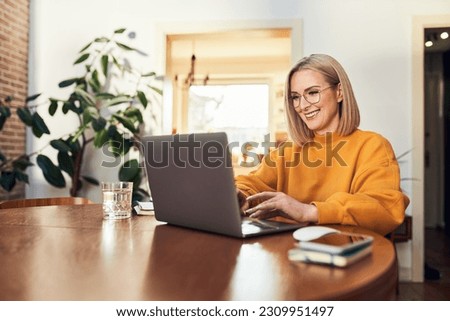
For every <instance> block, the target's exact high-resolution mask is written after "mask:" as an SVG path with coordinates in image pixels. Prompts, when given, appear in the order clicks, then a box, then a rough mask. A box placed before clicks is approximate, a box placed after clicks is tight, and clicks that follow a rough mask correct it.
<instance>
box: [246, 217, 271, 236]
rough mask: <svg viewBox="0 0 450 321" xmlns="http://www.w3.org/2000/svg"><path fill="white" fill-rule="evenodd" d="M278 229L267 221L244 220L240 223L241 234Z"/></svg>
mask: <svg viewBox="0 0 450 321" xmlns="http://www.w3.org/2000/svg"><path fill="white" fill-rule="evenodd" d="M278 228H279V227H278V226H277V225H275V224H271V223H270V222H267V221H261V220H256V219H249V218H246V219H244V220H243V221H242V233H243V234H244V235H245V234H253V233H257V232H260V231H264V230H274V229H275V230H276V229H278Z"/></svg>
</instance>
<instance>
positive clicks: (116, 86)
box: [0, 28, 162, 200]
mask: <svg viewBox="0 0 450 321" xmlns="http://www.w3.org/2000/svg"><path fill="white" fill-rule="evenodd" d="M125 30H126V29H125V28H121V29H117V30H115V31H114V33H113V35H112V36H111V37H99V38H95V39H94V40H92V41H90V42H89V43H88V44H87V45H85V46H84V47H83V48H82V49H81V50H80V52H79V54H78V56H77V59H76V60H75V62H74V65H83V66H84V68H83V70H84V72H83V73H82V74H81V75H80V76H76V77H73V78H70V79H66V80H63V81H61V82H60V83H59V87H60V88H66V89H68V88H70V90H71V92H70V93H69V95H68V97H67V98H65V99H61V98H50V99H49V107H48V113H49V115H50V116H54V115H55V114H56V113H57V112H58V111H59V112H62V114H63V115H71V116H73V115H75V119H77V120H78V126H77V128H76V130H75V131H73V132H71V133H68V134H66V135H64V136H63V137H59V138H56V139H53V140H51V141H50V143H49V146H51V148H53V149H55V150H56V153H57V162H54V161H52V160H51V159H50V157H48V156H47V155H46V154H45V151H46V149H45V148H44V149H43V150H41V151H38V152H35V153H33V154H36V163H37V165H38V166H39V167H40V169H41V170H42V173H43V175H44V177H45V179H46V181H47V182H48V183H49V184H51V185H53V186H55V187H61V188H62V187H65V186H66V180H65V177H64V176H65V175H63V173H64V172H65V173H66V174H67V175H68V176H69V177H70V195H71V196H77V195H78V193H79V191H80V190H81V189H82V188H83V184H85V183H89V184H95V185H98V184H99V182H98V180H97V179H96V178H95V177H92V176H89V175H86V174H85V173H84V171H83V163H84V161H85V159H84V157H85V152H86V148H88V146H89V145H92V146H93V147H94V148H95V149H98V150H101V149H102V148H108V150H109V151H110V152H111V153H112V155H114V156H115V157H124V155H129V153H130V151H132V150H135V151H139V142H140V137H141V133H142V127H143V125H144V117H143V112H144V110H149V111H150V115H151V117H150V119H148V120H147V121H152V122H153V124H157V122H158V121H157V117H158V116H157V110H158V109H159V108H158V107H159V105H160V104H159V99H160V97H161V95H162V91H161V89H160V88H159V87H158V84H159V83H158V77H157V75H156V74H155V72H146V73H141V72H139V71H137V70H136V69H135V68H133V66H132V64H131V63H130V60H129V59H128V56H129V55H130V54H143V53H142V52H141V51H140V50H137V49H135V48H132V47H130V46H128V45H126V44H125V43H124V42H123V41H119V39H118V38H120V37H121V36H123V33H124V32H125ZM37 97H39V95H35V96H32V97H30V98H29V100H28V101H33V100H36V98H37ZM36 109H37V105H33V106H30V105H27V106H24V107H23V108H18V109H17V114H18V116H19V118H20V119H21V121H22V122H23V123H24V124H25V125H26V126H28V127H30V128H31V129H32V133H33V135H34V136H36V137H41V136H42V135H45V134H50V130H49V128H48V127H47V125H46V124H45V121H44V120H43V118H42V117H41V115H39V113H38V112H37V110H36ZM0 115H2V116H1V117H2V118H0V125H2V119H3V120H4V121H6V119H7V118H8V117H9V116H10V110H9V107H8V106H2V107H1V109H0ZM4 121H3V122H4ZM0 129H1V127H0ZM33 154H30V155H23V156H21V157H19V158H17V159H14V160H7V159H6V158H5V157H4V155H3V157H2V154H0V162H3V163H0V169H1V168H2V164H4V165H3V167H5V168H6V165H7V164H9V165H10V170H8V171H3V170H2V172H1V180H0V182H4V183H2V184H1V186H2V187H3V188H4V189H6V190H8V189H11V188H13V187H14V183H15V181H16V180H20V181H24V182H26V183H28V176H27V174H26V173H25V170H26V168H27V167H29V166H31V165H33V164H32V163H31V162H30V156H33ZM134 154H136V153H134ZM138 158H139V156H137V158H133V157H131V158H130V159H128V160H127V161H125V162H124V163H123V164H122V165H121V167H120V169H119V172H118V175H119V179H120V180H122V181H131V182H133V183H134V184H133V185H134V186H135V188H134V191H133V197H134V199H135V200H141V199H143V198H145V197H146V196H148V194H147V192H146V191H145V189H142V188H140V185H141V181H142V175H143V173H142V169H141V166H140V164H139V161H138ZM13 181H14V182H13ZM5 187H6V188H5Z"/></svg>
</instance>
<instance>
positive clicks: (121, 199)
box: [101, 182, 133, 220]
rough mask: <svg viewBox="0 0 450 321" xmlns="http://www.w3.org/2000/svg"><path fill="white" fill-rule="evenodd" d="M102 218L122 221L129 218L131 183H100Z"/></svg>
mask: <svg viewBox="0 0 450 321" xmlns="http://www.w3.org/2000/svg"><path fill="white" fill-rule="evenodd" d="M101 185H102V192H103V218H105V219H116V220H117V219H123V218H129V217H130V216H131V195H132V194H133V183H132V182H102V184H101Z"/></svg>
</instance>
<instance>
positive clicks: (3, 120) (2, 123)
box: [0, 114, 7, 130]
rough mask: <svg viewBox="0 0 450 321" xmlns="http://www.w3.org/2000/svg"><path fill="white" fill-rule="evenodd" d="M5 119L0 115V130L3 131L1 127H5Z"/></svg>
mask: <svg viewBox="0 0 450 321" xmlns="http://www.w3.org/2000/svg"><path fill="white" fill-rule="evenodd" d="M6 119H7V117H6V116H3V115H2V114H0V130H2V129H3V126H4V125H5V122H6Z"/></svg>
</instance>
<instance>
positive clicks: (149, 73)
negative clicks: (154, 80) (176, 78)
mask: <svg viewBox="0 0 450 321" xmlns="http://www.w3.org/2000/svg"><path fill="white" fill-rule="evenodd" d="M153 76H156V73H155V72H154V71H151V72H148V73H146V74H143V75H141V77H153Z"/></svg>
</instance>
